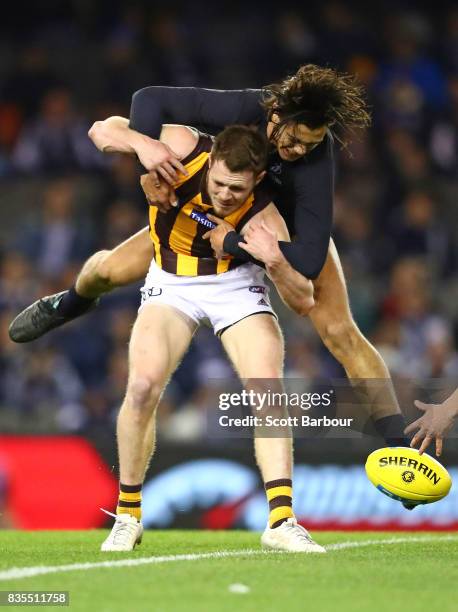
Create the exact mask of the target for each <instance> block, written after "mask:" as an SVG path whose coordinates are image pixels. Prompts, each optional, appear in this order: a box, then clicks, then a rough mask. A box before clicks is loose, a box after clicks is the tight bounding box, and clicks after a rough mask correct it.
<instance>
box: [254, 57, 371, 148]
mask: <svg viewBox="0 0 458 612" xmlns="http://www.w3.org/2000/svg"><path fill="white" fill-rule="evenodd" d="M262 105H263V106H264V108H265V109H266V110H267V116H268V119H269V120H270V119H271V118H272V115H273V114H277V115H278V117H279V121H278V122H277V123H276V125H275V128H274V134H273V136H274V138H275V136H277V135H278V134H279V131H278V130H281V128H282V126H285V125H286V124H288V123H291V122H296V123H303V124H305V125H306V126H307V127H309V128H310V129H315V128H318V127H321V126H323V125H326V126H328V127H329V128H330V129H331V131H332V132H333V134H334V135H335V136H336V138H337V139H338V140H339V142H341V143H342V144H343V145H344V146H345V145H346V144H347V135H348V134H349V133H352V132H354V131H355V130H358V129H361V128H365V127H367V126H369V125H370V122H371V117H370V114H369V110H368V108H367V104H366V100H365V97H364V88H363V87H362V85H361V84H359V83H358V81H357V79H356V77H355V76H354V75H351V74H348V73H340V72H337V71H336V70H334V69H332V68H323V67H321V66H316V65H315V64H305V65H304V66H301V67H300V68H299V70H298V71H297V72H296V74H294V75H293V76H289V77H287V78H286V79H284V80H283V81H281V82H280V83H274V84H272V85H267V86H266V87H264V88H263V97H262Z"/></svg>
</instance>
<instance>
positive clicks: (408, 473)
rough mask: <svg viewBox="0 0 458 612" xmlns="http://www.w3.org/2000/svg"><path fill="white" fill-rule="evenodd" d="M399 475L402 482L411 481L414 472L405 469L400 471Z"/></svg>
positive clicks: (413, 478)
mask: <svg viewBox="0 0 458 612" xmlns="http://www.w3.org/2000/svg"><path fill="white" fill-rule="evenodd" d="M401 476H402V480H403V481H404V482H413V481H414V480H415V474H414V473H413V472H411V471H410V470H406V471H405V472H402V474H401Z"/></svg>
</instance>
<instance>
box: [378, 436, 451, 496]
mask: <svg viewBox="0 0 458 612" xmlns="http://www.w3.org/2000/svg"><path fill="white" fill-rule="evenodd" d="M366 474H367V477H368V478H369V480H370V481H371V482H372V484H373V485H374V486H376V487H377V489H378V490H379V491H381V492H382V493H385V495H388V496H389V497H391V498H392V499H397V500H398V501H407V502H409V503H411V504H415V505H418V504H431V503H432V502H435V501H438V500H439V499H442V498H443V497H445V496H446V495H447V493H448V492H449V491H450V487H451V486H452V479H451V478H450V475H449V473H448V472H447V470H446V469H445V468H444V466H443V465H441V464H440V463H439V461H437V460H436V459H434V458H433V457H431V456H430V455H427V454H425V453H424V454H423V455H420V454H419V452H418V450H417V449H416V448H408V447H403V446H398V447H394V448H379V449H378V450H376V451H374V452H373V453H371V454H370V455H369V457H368V458H367V461H366Z"/></svg>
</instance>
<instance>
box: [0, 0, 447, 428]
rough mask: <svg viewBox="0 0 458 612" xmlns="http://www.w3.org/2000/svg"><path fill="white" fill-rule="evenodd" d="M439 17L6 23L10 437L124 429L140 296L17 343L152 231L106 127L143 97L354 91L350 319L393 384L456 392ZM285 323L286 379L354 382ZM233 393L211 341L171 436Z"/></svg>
mask: <svg viewBox="0 0 458 612" xmlns="http://www.w3.org/2000/svg"><path fill="white" fill-rule="evenodd" d="M440 6H441V10H436V7H434V6H430V5H429V4H427V3H425V5H423V4H421V3H418V5H415V3H412V2H405V3H404V2H402V0H401V1H399V2H396V3H394V2H390V1H388V2H384V3H381V6H380V9H379V11H378V10H377V7H376V6H375V7H374V6H372V5H371V6H370V7H362V6H361V5H360V4H359V3H352V2H347V1H345V2H339V1H332V0H325V1H324V2H320V3H313V2H312V3H307V5H304V7H303V8H298V6H297V4H296V5H291V6H288V3H287V2H286V3H281V5H278V4H277V3H275V4H274V3H271V2H266V3H264V4H263V5H262V7H263V10H262V11H261V10H260V9H261V5H260V4H259V3H252V4H251V3H250V2H246V3H243V4H241V3H237V2H235V3H234V2H231V3H229V2H221V3H214V4H208V3H204V2H202V1H200V0H197V1H196V2H193V3H191V4H184V3H175V4H173V3H172V4H170V5H169V4H168V5H167V6H165V5H163V4H162V3H146V2H144V3H142V2H136V3H129V5H127V3H125V4H124V3H122V2H119V1H118V2H110V3H107V2H97V3H93V4H91V3H87V2H83V1H78V0H75V1H73V2H70V3H58V2H54V1H44V2H41V3H40V4H39V5H36V7H35V8H31V12H30V13H28V14H27V16H24V15H21V16H19V15H18V16H17V17H15V16H14V14H12V16H11V17H9V18H6V19H5V20H2V24H0V30H1V32H2V36H1V37H0V38H1V42H0V48H1V53H0V58H1V60H0V176H1V177H2V184H1V186H0V198H1V207H0V431H14V430H18V429H21V428H29V429H30V428H32V427H33V428H34V429H35V430H41V431H53V430H54V431H55V430H61V431H68V432H86V433H95V432H101V433H110V434H111V432H112V431H113V428H114V423H115V418H116V413H117V410H118V408H119V406H120V403H121V401H122V397H123V393H124V389H125V385H126V377H127V344H128V340H129V335H130V329H131V326H132V322H133V320H134V318H135V314H136V309H137V307H138V303H139V291H138V286H136V287H130V288H125V289H122V290H118V291H116V292H113V293H112V294H110V295H109V296H107V297H105V298H104V299H103V300H102V304H101V305H100V307H99V308H98V309H96V310H95V311H94V313H92V314H90V315H88V316H86V317H83V318H81V319H80V320H78V321H76V322H74V323H72V324H71V325H69V326H67V327H65V328H62V329H61V330H58V331H56V332H53V333H52V334H50V335H48V336H46V337H44V338H43V339H41V340H40V341H37V342H34V343H33V344H30V345H25V346H20V345H15V344H13V343H12V342H10V341H9V339H8V335H7V327H8V324H9V322H10V320H11V319H12V318H13V316H15V314H17V312H18V311H20V310H21V309H22V308H24V307H25V306H27V305H28V304H29V303H31V302H32V301H34V300H35V299H37V298H38V297H40V296H43V295H47V294H49V293H54V292H56V291H59V290H63V289H65V288H68V287H70V286H71V285H72V284H73V282H74V278H75V274H76V273H77V271H78V270H79V268H80V266H81V264H82V262H83V261H84V260H85V258H87V256H88V255H89V254H91V253H92V252H94V251H95V250H98V249H101V248H104V249H106V248H111V247H113V246H115V245H116V244H118V243H119V242H120V241H121V240H123V239H124V238H127V237H128V236H129V235H131V234H132V233H134V232H135V231H137V230H138V229H140V228H141V227H143V226H144V225H146V223H147V217H146V213H147V210H146V206H145V203H144V200H143V197H142V192H141V189H140V187H139V174H140V167H139V166H138V164H137V162H136V161H135V160H134V159H132V158H129V157H123V156H107V155H103V154H101V153H99V152H98V151H97V150H96V148H95V147H94V145H93V144H92V143H91V141H90V140H89V138H88V137H87V130H88V128H89V127H90V125H91V124H92V122H93V121H95V120H99V119H103V118H105V117H107V116H109V115H112V114H119V115H124V116H127V115H128V112H129V106H130V98H131V95H132V93H133V92H134V91H135V90H136V89H139V88H141V87H143V86H146V85H150V84H163V85H180V86H183V85H189V86H205V87H216V88H225V89H228V88H241V87H259V86H262V85H266V84H268V83H271V82H275V81H277V80H280V79H281V78H283V77H284V76H285V75H286V74H289V73H292V72H294V71H295V69H296V68H297V67H298V66H299V65H300V64H303V63H307V62H315V63H320V64H329V65H331V66H333V67H337V68H339V69H343V70H348V71H351V72H355V73H356V74H358V76H359V78H360V79H361V81H362V82H363V83H364V85H365V86H366V88H367V92H368V99H369V102H370V105H371V109H372V114H373V127H372V128H371V129H370V130H368V132H367V133H366V134H364V135H361V136H359V137H358V138H357V139H355V140H354V141H353V143H352V144H351V145H350V146H349V147H348V148H346V149H344V150H340V151H339V155H338V158H339V159H338V168H337V184H336V196H335V227H334V238H335V241H336V244H337V246H338V250H339V253H340V255H341V258H342V262H343V265H344V269H345V273H346V278H347V282H348V285H349V292H350V299H351V305H352V309H353V313H354V316H355V318H356V320H357V322H358V324H359V326H360V328H361V330H362V331H363V333H365V334H366V335H367V336H368V337H369V338H370V339H371V340H372V341H373V342H374V343H375V345H376V346H377V347H378V349H379V350H380V351H381V352H382V354H383V356H384V357H385V359H386V362H387V365H388V366H389V368H390V370H391V372H392V374H393V376H394V377H395V379H396V380H411V379H423V380H425V379H430V378H432V379H438V378H449V379H452V380H453V379H455V380H456V379H457V378H458V353H457V347H458V309H457V307H456V304H457V303H458V277H457V267H458V246H457V245H458V223H457V221H458V8H457V7H456V5H455V4H454V3H453V2H450V3H447V2H443V3H441V5H440ZM369 11H370V13H369ZM203 15H204V16H205V17H202V16H203ZM274 301H275V303H276V304H277V303H278V302H277V301H276V300H274ZM278 309H279V312H280V315H281V317H280V318H281V323H282V327H283V329H284V333H285V337H286V341H287V353H286V375H288V376H292V377H300V378H308V379H313V378H317V377H319V378H323V377H337V376H342V375H343V373H342V371H341V369H340V367H339V365H338V364H337V363H336V362H335V361H334V360H333V359H332V357H331V356H330V355H329V353H327V351H326V350H325V349H324V347H323V346H322V345H321V342H320V340H319V338H318V337H317V335H316V333H315V332H314V331H313V329H312V328H311V326H310V324H309V322H308V321H305V320H302V319H299V318H298V317H297V316H295V315H293V314H292V313H290V312H288V311H286V309H285V308H284V307H282V306H281V305H280V304H279V305H278ZM221 377H233V373H232V370H231V368H230V366H229V365H228V363H227V361H226V359H225V357H224V354H223V352H222V350H221V347H220V345H219V343H218V342H217V341H216V340H215V339H214V337H213V335H212V332H211V331H210V330H207V329H203V330H201V331H200V332H199V334H198V335H197V338H196V340H195V342H194V343H193V346H192V347H191V349H190V352H189V353H188V355H187V356H186V357H185V359H184V361H183V363H182V365H181V366H180V368H179V370H178V372H177V374H176V375H175V377H174V378H173V381H172V383H171V384H170V386H169V388H168V390H167V392H166V393H165V395H164V398H163V400H162V406H161V411H160V427H161V434H162V435H163V436H164V437H166V438H167V437H169V438H175V439H176V438H180V439H195V438H198V437H199V436H200V435H201V433H202V427H203V424H202V418H203V417H202V414H203V411H202V408H203V407H205V406H206V402H207V395H208V389H209V385H210V383H209V380H210V379H218V378H221Z"/></svg>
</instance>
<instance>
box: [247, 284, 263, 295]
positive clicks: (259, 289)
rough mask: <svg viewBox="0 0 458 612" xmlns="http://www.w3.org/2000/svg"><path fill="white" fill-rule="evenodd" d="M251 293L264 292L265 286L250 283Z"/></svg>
mask: <svg viewBox="0 0 458 612" xmlns="http://www.w3.org/2000/svg"><path fill="white" fill-rule="evenodd" d="M249 290H250V291H251V293H263V294H264V293H265V292H266V288H265V287H263V286H262V285H251V287H250V289H249Z"/></svg>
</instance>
